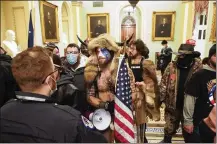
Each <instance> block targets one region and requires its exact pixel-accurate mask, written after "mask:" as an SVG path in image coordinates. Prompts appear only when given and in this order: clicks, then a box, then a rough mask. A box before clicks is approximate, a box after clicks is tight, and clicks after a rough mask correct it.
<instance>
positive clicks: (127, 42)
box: [126, 33, 134, 45]
mask: <svg viewBox="0 0 217 144" xmlns="http://www.w3.org/2000/svg"><path fill="white" fill-rule="evenodd" d="M133 35H134V33H133V34H132V35H131V37H130V38H129V39H128V40H127V41H126V44H127V45H128V44H129V42H130V41H131V39H132V38H133Z"/></svg>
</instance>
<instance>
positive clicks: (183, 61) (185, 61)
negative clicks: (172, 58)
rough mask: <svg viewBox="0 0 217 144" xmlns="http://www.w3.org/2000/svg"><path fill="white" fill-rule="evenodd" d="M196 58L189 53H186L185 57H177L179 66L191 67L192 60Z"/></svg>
mask: <svg viewBox="0 0 217 144" xmlns="http://www.w3.org/2000/svg"><path fill="white" fill-rule="evenodd" d="M193 60H194V57H193V55H191V54H188V55H184V57H183V58H180V57H179V58H178V59H177V66H178V67H179V68H189V67H190V66H191V65H192V62H193Z"/></svg>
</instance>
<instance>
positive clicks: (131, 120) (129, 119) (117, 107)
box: [115, 104, 133, 124]
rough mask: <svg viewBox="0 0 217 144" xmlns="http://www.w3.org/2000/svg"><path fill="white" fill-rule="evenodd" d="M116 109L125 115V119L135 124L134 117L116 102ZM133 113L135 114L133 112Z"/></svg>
mask: <svg viewBox="0 0 217 144" xmlns="http://www.w3.org/2000/svg"><path fill="white" fill-rule="evenodd" d="M115 109H116V110H117V111H118V112H119V113H120V114H121V115H122V116H123V117H125V119H127V120H128V121H129V122H130V123H132V124H133V119H132V118H131V117H130V116H129V115H128V114H127V113H126V112H125V111H123V110H122V109H121V108H120V107H119V106H118V105H117V104H115ZM132 115H133V114H132Z"/></svg>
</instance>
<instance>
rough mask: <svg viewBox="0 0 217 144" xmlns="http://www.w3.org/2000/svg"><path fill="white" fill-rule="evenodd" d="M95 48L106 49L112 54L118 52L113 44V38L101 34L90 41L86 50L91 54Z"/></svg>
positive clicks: (117, 48)
mask: <svg viewBox="0 0 217 144" xmlns="http://www.w3.org/2000/svg"><path fill="white" fill-rule="evenodd" d="M96 48H107V49H108V50H110V51H113V52H114V53H116V52H118V50H119V47H118V45H117V44H116V43H115V41H114V38H112V37H111V36H110V35H108V34H101V35H100V36H98V37H97V38H94V39H92V40H91V41H90V42H89V44H88V50H89V52H90V54H92V53H93V52H94V51H95V49H96Z"/></svg>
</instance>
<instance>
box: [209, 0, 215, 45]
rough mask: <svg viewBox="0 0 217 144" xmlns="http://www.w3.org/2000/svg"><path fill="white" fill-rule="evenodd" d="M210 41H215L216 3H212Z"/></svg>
mask: <svg viewBox="0 0 217 144" xmlns="http://www.w3.org/2000/svg"><path fill="white" fill-rule="evenodd" d="M210 41H212V42H216V3H213V16H212V28H211V34H210Z"/></svg>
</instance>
